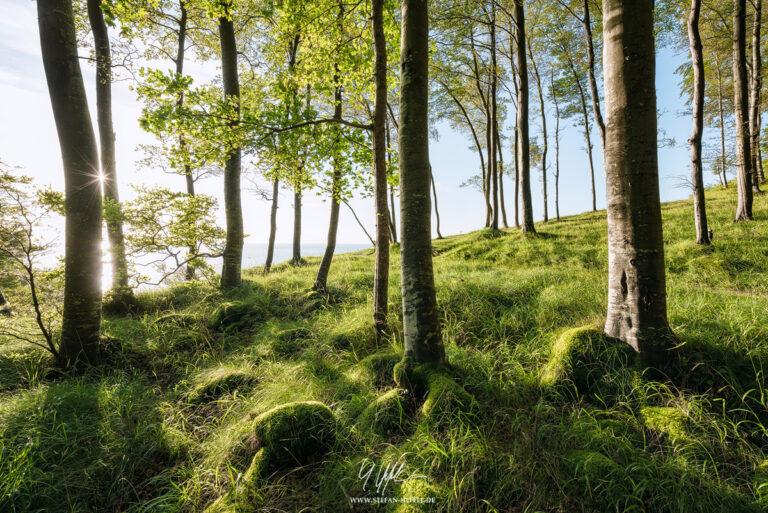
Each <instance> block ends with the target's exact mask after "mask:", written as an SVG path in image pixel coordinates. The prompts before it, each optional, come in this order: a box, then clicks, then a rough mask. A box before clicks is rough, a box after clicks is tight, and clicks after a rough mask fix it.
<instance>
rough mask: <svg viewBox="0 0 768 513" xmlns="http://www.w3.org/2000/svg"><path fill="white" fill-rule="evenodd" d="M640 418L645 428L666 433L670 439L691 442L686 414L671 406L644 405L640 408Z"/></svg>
mask: <svg viewBox="0 0 768 513" xmlns="http://www.w3.org/2000/svg"><path fill="white" fill-rule="evenodd" d="M640 419H641V420H642V422H643V425H645V427H646V428H648V429H650V430H651V431H654V432H656V433H660V434H664V435H666V436H667V437H668V438H669V440H670V441H672V442H673V443H674V442H691V441H693V438H692V437H691V435H690V434H689V429H688V423H689V421H688V416H687V415H685V413H683V412H682V411H680V410H679V409H677V408H673V407H671V406H645V407H643V408H641V409H640Z"/></svg>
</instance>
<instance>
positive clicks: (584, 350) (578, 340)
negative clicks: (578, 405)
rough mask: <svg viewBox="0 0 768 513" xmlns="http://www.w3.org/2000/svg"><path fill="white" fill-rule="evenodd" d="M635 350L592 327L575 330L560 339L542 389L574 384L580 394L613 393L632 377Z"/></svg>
mask: <svg viewBox="0 0 768 513" xmlns="http://www.w3.org/2000/svg"><path fill="white" fill-rule="evenodd" d="M634 357H635V353H634V350H633V349H632V348H631V347H630V346H629V345H627V344H625V343H624V342H621V341H620V340H616V339H612V338H610V337H607V336H605V334H603V332H602V331H600V330H598V329H596V328H593V327H581V328H574V329H570V330H568V331H566V332H565V333H563V334H562V335H560V337H558V339H557V341H556V342H555V345H554V346H553V347H552V355H551V357H550V359H549V361H548V362H547V364H546V365H545V366H544V369H543V370H542V372H541V377H540V381H541V384H542V385H543V386H553V385H557V384H558V383H567V382H570V383H573V385H575V387H576V389H577V390H578V391H579V393H581V394H602V395H605V394H613V393H616V392H617V391H618V390H620V389H621V387H622V386H623V385H626V384H627V381H628V380H629V379H631V376H630V375H629V374H628V373H627V371H629V369H628V367H629V366H630V364H632V363H633V361H634Z"/></svg>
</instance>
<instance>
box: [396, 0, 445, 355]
mask: <svg viewBox="0 0 768 513" xmlns="http://www.w3.org/2000/svg"><path fill="white" fill-rule="evenodd" d="M427 10H428V9H427V0H403V1H402V39H401V41H402V43H401V52H400V184H401V190H400V223H401V224H400V233H401V237H402V238H401V251H400V261H401V266H400V267H401V284H402V296H403V332H404V338H405V356H406V357H411V358H413V359H414V360H415V361H416V362H434V363H437V364H441V363H443V362H444V361H445V348H444V347H443V340H442V334H441V333H440V320H439V316H438V311H437V298H436V295H435V280H434V274H433V269H432V240H431V236H432V230H431V227H430V224H431V219H430V218H431V210H432V209H431V205H430V203H431V202H430V200H429V182H430V180H429V177H430V173H429V112H428V110H429V82H428V69H429V65H428V60H429V21H428V20H429V18H428V14H427Z"/></svg>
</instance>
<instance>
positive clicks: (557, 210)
mask: <svg viewBox="0 0 768 513" xmlns="http://www.w3.org/2000/svg"><path fill="white" fill-rule="evenodd" d="M550 81H551V86H552V102H553V103H554V104H555V216H556V219H557V220H558V221H559V220H560V105H559V104H558V103H557V93H556V92H555V72H554V70H552V73H551V74H550Z"/></svg>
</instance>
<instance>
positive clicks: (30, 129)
mask: <svg viewBox="0 0 768 513" xmlns="http://www.w3.org/2000/svg"><path fill="white" fill-rule="evenodd" d="M0 13H2V16H1V17H0V113H2V119H3V122H2V123H0V160H2V161H3V162H5V163H6V164H8V165H13V166H19V167H21V168H22V170H23V172H24V173H25V174H27V175H30V176H32V177H34V179H35V180H36V182H37V183H39V184H48V185H51V186H53V187H54V188H55V189H59V190H61V189H63V173H62V167H61V156H60V152H59V144H58V140H57V138H56V130H55V126H54V121H53V115H52V111H51V105H50V101H49V98H48V94H47V89H46V83H45V76H44V74H43V65H42V60H41V57H40V42H39V36H38V29H37V18H36V5H35V3H34V1H32V0H0ZM684 57H687V56H680V55H675V53H674V52H672V51H670V50H666V49H662V50H660V51H659V52H658V58H657V91H658V104H659V109H660V111H661V112H662V116H661V119H660V123H659V126H660V127H663V128H664V130H665V132H666V137H670V138H674V139H675V140H676V142H677V144H676V146H674V147H671V148H662V149H660V151H659V164H660V174H661V180H660V183H661V198H662V201H670V200H675V199H681V198H684V197H687V196H688V195H689V192H688V190H687V189H683V188H680V187H679V183H680V178H679V177H680V176H682V175H688V174H689V172H690V171H689V165H690V164H689V153H688V145H687V143H686V141H687V139H688V136H689V134H690V130H691V121H690V117H689V116H688V115H684V116H681V111H683V110H685V106H684V105H683V102H682V100H681V99H680V96H679V92H678V91H679V88H678V77H677V76H676V75H675V74H674V70H675V68H676V67H677V66H678V65H679V64H680V62H681V61H682V59H683V58H684ZM81 64H82V69H83V73H84V78H85V81H86V84H85V85H86V91H87V93H88V98H89V102H90V103H91V113H92V116H93V117H94V121H95V108H94V105H93V101H94V99H95V85H94V73H93V67H92V66H91V64H90V63H88V62H87V61H82V63H81ZM186 68H187V69H188V70H190V73H191V74H192V75H193V76H195V77H197V81H198V82H200V81H203V80H205V79H208V78H210V77H212V76H213V75H214V74H215V73H217V71H218V70H217V68H216V63H215V62H210V63H206V64H205V65H201V64H191V63H190V64H189V65H187V66H186ZM185 71H186V70H185ZM532 93H533V91H532ZM113 96H114V98H113V108H114V123H115V132H116V137H117V147H116V148H117V157H118V181H119V183H120V189H121V196H122V198H123V199H126V198H130V197H131V196H132V192H131V190H130V188H129V187H128V184H139V183H144V184H150V185H151V184H160V185H164V186H168V187H170V188H173V189H178V190H183V189H184V179H183V177H181V176H178V175H168V174H164V173H163V172H162V171H160V170H147V169H137V164H136V163H137V161H138V160H139V159H141V158H142V156H143V154H142V152H141V151H140V150H138V149H137V146H138V145H139V144H151V143H152V142H153V140H152V137H151V136H149V135H148V134H146V133H144V132H143V131H142V130H141V129H140V128H139V126H138V122H137V118H138V116H139V113H140V105H139V103H138V102H136V95H135V93H134V92H132V91H131V90H130V89H129V82H127V81H125V82H119V83H116V84H115V85H114V87H113ZM533 99H534V98H532V100H533ZM550 117H551V116H550ZM531 122H532V125H531V134H532V135H538V134H539V130H540V127H539V124H538V120H536V119H532V120H531ZM548 124H549V128H550V131H551V130H552V127H554V119H550V121H549V123H548ZM437 129H438V132H439V140H437V141H432V143H431V146H430V155H431V161H432V166H433V170H434V173H435V179H436V183H437V194H438V206H439V207H440V214H441V231H442V233H443V235H450V234H457V233H466V232H469V231H473V230H476V229H478V228H481V227H482V224H483V222H484V219H485V212H484V204H483V199H482V196H481V194H480V193H479V192H477V191H475V190H473V189H468V188H461V187H459V185H460V184H461V183H462V182H464V181H465V180H466V179H467V178H469V177H470V176H471V175H474V174H477V172H478V169H479V164H478V158H477V154H476V152H475V151H474V150H473V149H472V147H471V146H470V140H469V139H468V138H467V137H465V136H464V135H462V134H458V133H455V132H453V131H451V130H450V128H448V127H447V126H443V125H441V126H438V127H437ZM561 129H562V134H561V149H560V169H561V179H560V198H561V200H560V213H561V215H569V214H575V213H579V212H583V211H585V210H589V209H590V208H591V196H590V187H589V167H588V161H587V155H586V152H585V150H584V139H583V135H582V131H581V128H576V127H573V126H571V125H570V124H568V123H565V124H561ZM504 131H505V133H507V134H511V127H509V126H507V127H505V128H504ZM593 132H594V133H593V144H594V158H595V167H596V182H597V205H598V208H605V177H604V174H603V169H602V164H601V162H602V155H601V151H600V150H601V148H600V142H599V136H598V133H597V131H596V130H594V131H593ZM550 148H551V149H552V150H551V152H550V156H549V158H548V161H549V163H551V164H550V165H549V166H548V167H549V168H550V169H549V179H548V182H549V186H550V193H549V198H550V202H549V211H550V216H554V191H553V190H552V187H553V185H554V178H553V176H552V174H553V172H554V150H553V148H554V142H553V141H552V140H551V139H550ZM504 153H505V159H504V160H505V162H507V163H511V162H512V148H511V147H509V145H508V144H507V145H506V147H505V148H504ZM507 165H508V166H509V164H507ZM532 175H533V179H532V184H533V191H532V192H533V198H534V214H535V217H536V219H537V220H538V219H540V218H541V217H542V212H543V209H542V198H541V171H540V170H539V169H533V170H532ZM715 180H716V178H715V176H714V175H713V174H712V173H711V172H709V170H705V181H706V182H707V183H714V182H715ZM244 183H247V182H244ZM504 188H505V192H506V205H507V214H508V218H509V221H510V223H512V222H513V220H514V219H513V215H514V214H513V213H514V207H513V201H514V198H513V191H514V181H513V179H511V178H509V177H507V178H506V179H505V183H504ZM198 190H199V191H201V192H206V193H209V194H213V195H216V196H217V197H219V198H220V200H219V201H220V203H222V202H223V201H222V200H221V190H222V179H221V178H220V177H219V178H216V177H214V178H209V179H207V180H205V181H203V182H201V183H200V184H199V186H198ZM292 203H293V194H292V193H291V192H290V191H282V193H281V196H280V207H281V208H280V209H279V218H278V233H277V242H278V243H288V242H290V241H291V235H292V226H293V214H292V208H291V207H292ZM351 204H352V206H353V207H354V208H355V210H356V212H357V214H358V216H359V217H360V219H361V220H362V222H363V223H364V224H365V226H366V227H367V229H368V231H369V232H371V233H373V229H374V217H375V216H374V213H373V200H372V199H354V200H352V201H351ZM243 206H244V220H245V231H246V233H247V234H249V238H248V239H247V242H254V243H261V242H266V239H267V235H268V230H269V209H270V205H269V203H268V202H267V201H264V200H261V199H259V198H257V197H256V196H255V195H253V194H252V193H249V192H248V191H246V190H244V191H243ZM328 210H329V205H328V203H327V202H325V201H324V200H323V198H322V197H319V196H317V195H316V194H315V193H314V192H313V193H309V194H307V195H306V197H305V200H304V212H303V213H304V215H303V219H304V223H303V229H302V237H303V239H302V240H303V242H306V243H322V242H324V241H325V236H326V232H327V223H328ZM341 212H342V213H341V220H340V225H339V234H338V240H339V242H340V243H363V242H367V240H368V239H367V238H366V236H365V234H364V233H363V232H362V230H361V229H360V227H359V226H358V225H357V223H356V222H355V220H354V218H353V217H352V215H351V214H350V213H349V210H348V209H347V208H346V207H342V211H341ZM219 217H220V219H221V222H222V225H223V214H221V215H220V216H219ZM398 219H399V213H398Z"/></svg>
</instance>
